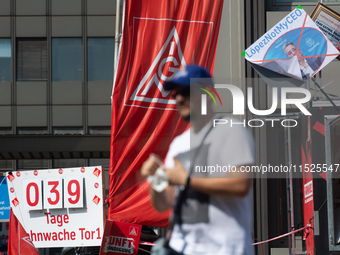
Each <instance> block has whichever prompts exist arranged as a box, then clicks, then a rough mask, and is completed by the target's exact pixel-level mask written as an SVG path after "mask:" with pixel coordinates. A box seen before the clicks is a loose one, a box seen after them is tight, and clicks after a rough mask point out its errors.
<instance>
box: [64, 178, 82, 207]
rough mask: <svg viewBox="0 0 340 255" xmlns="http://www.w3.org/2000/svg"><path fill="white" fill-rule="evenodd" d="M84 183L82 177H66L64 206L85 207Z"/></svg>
mask: <svg viewBox="0 0 340 255" xmlns="http://www.w3.org/2000/svg"><path fill="white" fill-rule="evenodd" d="M83 191H84V183H83V178H81V177H66V178H65V179H64V207H65V208H82V207H84V193H83Z"/></svg>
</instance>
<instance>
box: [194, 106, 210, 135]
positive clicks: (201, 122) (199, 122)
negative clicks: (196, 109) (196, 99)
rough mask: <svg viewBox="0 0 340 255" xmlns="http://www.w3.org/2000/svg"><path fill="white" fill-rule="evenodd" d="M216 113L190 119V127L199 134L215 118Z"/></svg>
mask: <svg viewBox="0 0 340 255" xmlns="http://www.w3.org/2000/svg"><path fill="white" fill-rule="evenodd" d="M213 116H214V113H213V112H212V111H208V113H207V115H201V116H198V117H196V118H194V119H190V125H191V127H192V128H193V131H194V133H198V132H199V131H200V130H201V129H202V128H203V127H204V126H205V125H207V123H209V121H210V120H211V119H212V118H213Z"/></svg>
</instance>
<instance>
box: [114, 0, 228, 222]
mask: <svg viewBox="0 0 340 255" xmlns="http://www.w3.org/2000/svg"><path fill="white" fill-rule="evenodd" d="M222 6H223V0H217V1H206V0H181V1H178V0H162V1H159V0H126V1H125V13H124V26H123V35H122V43H121V49H120V56H119V63H118V69H117V74H116V78H115V84H114V89H113V95H112V102H113V103H112V137H111V158H110V188H109V204H110V205H109V219H111V220H115V221H121V222H130V223H138V224H143V225H149V226H158V227H166V226H167V224H168V217H169V212H165V213H162V214H160V213H157V212H156V211H155V210H154V209H153V207H152V205H151V203H150V197H149V195H148V188H149V185H148V183H147V182H146V181H145V180H144V178H142V177H141V176H140V171H139V169H140V167H141V164H142V163H143V162H144V161H145V160H146V159H147V157H148V156H149V154H150V153H151V152H154V153H156V154H158V155H159V156H160V157H161V158H164V157H165V155H166V152H167V150H168V146H169V144H170V142H171V140H172V139H173V138H174V137H175V136H177V135H179V134H180V133H182V132H183V131H184V130H185V129H186V128H187V126H188V123H186V122H184V121H182V120H181V119H180V118H179V115H178V114H177V112H176V105H175V100H173V99H172V98H171V93H169V92H168V91H165V90H164V88H163V84H164V82H165V81H166V80H168V79H170V78H171V77H173V76H174V75H175V74H176V73H177V72H178V71H179V70H180V69H181V68H184V67H185V66H186V65H187V64H191V63H195V64H200V65H203V66H205V67H206V68H208V69H209V70H210V71H211V72H212V71H213V68H214V60H215V53H216V45H217V39H218V31H219V26H220V20H221V14H222Z"/></svg>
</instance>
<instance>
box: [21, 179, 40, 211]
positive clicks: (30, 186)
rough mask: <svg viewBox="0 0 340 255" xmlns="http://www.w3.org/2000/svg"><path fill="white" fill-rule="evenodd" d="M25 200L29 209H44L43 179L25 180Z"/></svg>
mask: <svg viewBox="0 0 340 255" xmlns="http://www.w3.org/2000/svg"><path fill="white" fill-rule="evenodd" d="M24 196H25V197H24V200H25V208H26V209H27V210H41V209H42V191H41V180H39V179H28V180H24Z"/></svg>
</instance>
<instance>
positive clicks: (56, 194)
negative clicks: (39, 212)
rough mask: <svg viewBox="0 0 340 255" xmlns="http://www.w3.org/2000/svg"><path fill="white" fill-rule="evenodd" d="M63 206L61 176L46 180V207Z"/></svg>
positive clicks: (55, 207)
mask: <svg viewBox="0 0 340 255" xmlns="http://www.w3.org/2000/svg"><path fill="white" fill-rule="evenodd" d="M57 208H63V189H62V179H61V178H48V179H45V180H44V209H57Z"/></svg>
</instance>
